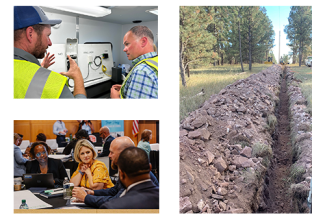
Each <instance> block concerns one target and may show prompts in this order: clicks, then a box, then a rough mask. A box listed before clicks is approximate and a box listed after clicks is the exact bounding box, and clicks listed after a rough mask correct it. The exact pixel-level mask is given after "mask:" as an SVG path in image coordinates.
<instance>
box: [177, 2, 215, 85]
mask: <svg viewBox="0 0 325 220" xmlns="http://www.w3.org/2000/svg"><path fill="white" fill-rule="evenodd" d="M179 14H180V28H179V31H180V34H179V36H180V39H179V40H180V42H179V65H180V74H181V78H182V85H183V86H186V80H185V70H186V68H188V65H189V64H190V63H196V64H203V63H209V62H210V60H211V59H213V58H214V57H215V56H217V54H214V53H213V52H212V50H211V49H212V48H213V45H214V43H215V38H214V37H213V35H212V34H211V33H209V32H208V31H207V27H208V25H209V24H210V23H211V22H212V21H213V15H211V14H210V13H209V11H208V10H207V9H206V7H202V6H200V7H199V6H195V7H194V6H189V7H185V6H181V7H180V13H179Z"/></svg>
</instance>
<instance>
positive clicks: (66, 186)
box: [63, 177, 71, 199]
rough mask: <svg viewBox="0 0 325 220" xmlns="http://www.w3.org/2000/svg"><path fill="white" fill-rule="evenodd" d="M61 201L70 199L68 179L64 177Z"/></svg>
mask: <svg viewBox="0 0 325 220" xmlns="http://www.w3.org/2000/svg"><path fill="white" fill-rule="evenodd" d="M63 199H71V193H70V183H69V180H68V177H64V181H63Z"/></svg>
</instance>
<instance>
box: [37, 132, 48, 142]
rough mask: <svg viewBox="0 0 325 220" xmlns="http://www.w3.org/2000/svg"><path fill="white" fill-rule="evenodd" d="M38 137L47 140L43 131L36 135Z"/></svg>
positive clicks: (40, 139)
mask: <svg viewBox="0 0 325 220" xmlns="http://www.w3.org/2000/svg"><path fill="white" fill-rule="evenodd" d="M36 139H37V140H39V141H44V142H45V141H46V136H45V134H43V133H39V134H38V135H37V136H36Z"/></svg>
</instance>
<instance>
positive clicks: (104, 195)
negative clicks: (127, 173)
mask: <svg viewBox="0 0 325 220" xmlns="http://www.w3.org/2000/svg"><path fill="white" fill-rule="evenodd" d="M128 147H134V148H135V146H134V143H133V141H132V140H131V139H130V138H129V137H126V136H124V137H118V138H116V139H114V141H112V145H111V149H110V155H109V158H110V161H112V168H113V169H114V170H117V169H118V166H117V161H118V158H119V156H120V153H121V152H122V151H123V150H124V149H126V148H128ZM149 175H150V179H151V181H152V182H153V184H154V185H155V186H157V187H159V182H158V180H157V178H156V177H155V175H154V174H153V173H152V172H150V173H149ZM124 190H125V186H124V185H123V184H122V182H121V181H120V180H117V182H116V184H115V186H114V187H112V188H108V189H99V190H88V191H87V193H86V192H85V190H84V189H83V188H82V187H74V189H73V192H72V194H73V196H74V197H76V198H77V199H78V200H80V201H82V202H85V204H86V205H88V206H91V207H95V208H99V207H100V206H101V205H102V204H103V203H105V202H107V201H110V200H115V199H116V198H119V197H120V195H121V194H122V193H123V192H124Z"/></svg>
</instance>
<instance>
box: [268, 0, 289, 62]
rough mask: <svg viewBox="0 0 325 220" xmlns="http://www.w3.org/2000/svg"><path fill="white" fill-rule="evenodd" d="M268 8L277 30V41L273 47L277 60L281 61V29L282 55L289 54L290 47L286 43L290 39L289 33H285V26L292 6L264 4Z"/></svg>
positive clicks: (269, 15)
mask: <svg viewBox="0 0 325 220" xmlns="http://www.w3.org/2000/svg"><path fill="white" fill-rule="evenodd" d="M264 7H265V8H266V14H267V16H268V17H269V18H270V19H271V21H272V24H273V29H274V32H275V41H274V45H275V46H274V47H273V49H272V50H273V53H274V55H275V58H276V60H277V62H279V30H280V31H281V41H280V43H281V47H280V56H283V54H288V53H289V52H290V48H289V47H288V46H287V45H286V44H287V43H289V40H288V39H286V38H287V35H286V34H285V33H284V31H283V30H284V27H285V26H286V25H287V24H288V17H289V13H290V6H264Z"/></svg>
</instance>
